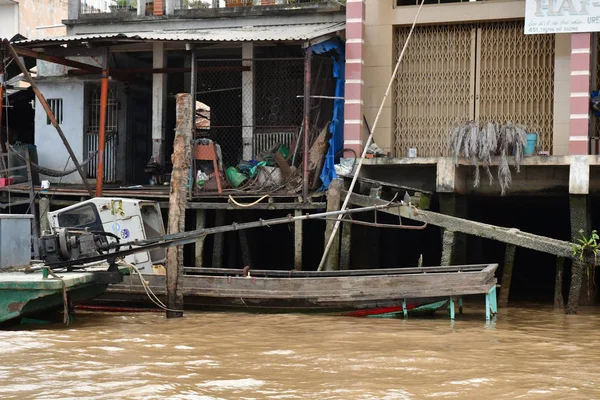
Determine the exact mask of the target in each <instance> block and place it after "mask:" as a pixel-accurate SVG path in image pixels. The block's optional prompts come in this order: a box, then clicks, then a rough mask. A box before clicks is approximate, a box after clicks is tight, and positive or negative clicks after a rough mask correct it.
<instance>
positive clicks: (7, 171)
mask: <svg viewBox="0 0 600 400" xmlns="http://www.w3.org/2000/svg"><path fill="white" fill-rule="evenodd" d="M18 155H21V157H18ZM23 159H24V160H25V162H24V163H22V161H23ZM13 160H16V161H17V162H16V163H15V164H23V165H17V166H12V167H11V161H13ZM22 170H26V175H27V180H26V181H25V182H19V183H13V182H11V178H10V176H11V175H14V174H15V172H16V171H22ZM13 194H16V196H15V197H14V198H13ZM24 195H27V197H25V196H24ZM26 204H27V205H29V207H28V208H27V212H28V213H29V214H31V215H33V219H32V221H31V239H32V256H33V258H37V257H38V237H39V232H38V231H39V229H38V226H39V221H38V215H37V214H38V213H37V209H36V206H35V190H34V184H33V177H32V174H31V160H30V158H29V151H28V150H17V151H16V152H14V153H0V213H8V214H12V212H11V211H13V210H12V208H13V207H16V206H23V205H26Z"/></svg>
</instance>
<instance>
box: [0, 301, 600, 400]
mask: <svg viewBox="0 0 600 400" xmlns="http://www.w3.org/2000/svg"><path fill="white" fill-rule="evenodd" d="M484 320H485V316H484V315H483V312H482V307H481V306H478V307H472V308H467V309H466V314H465V315H464V316H462V319H459V320H457V321H456V322H455V323H453V324H452V323H451V322H450V321H449V320H448V319H447V318H445V317H444V316H443V315H442V314H441V313H438V315H437V317H436V318H434V319H409V320H384V319H360V318H345V317H326V316H306V315H252V314H241V313H240V314H231V313H230V314H224V313H223V314H221V313H187V314H186V317H185V318H183V319H177V320H166V319H165V318H164V317H163V315H162V314H158V313H143V314H133V313H132V314H125V315H123V314H108V313H79V315H78V316H77V319H76V322H75V325H73V326H71V327H62V326H61V325H58V324H57V325H51V326H44V327H38V328H35V329H31V328H30V329H25V328H22V327H21V328H18V329H14V330H9V331H0V382H1V383H0V398H1V399H33V398H35V399H194V400H196V399H201V400H209V399H386V400H394V399H428V398H432V399H592V398H600V335H599V334H598V329H599V327H600V312H599V311H597V310H595V309H589V310H586V309H583V310H582V311H581V313H580V315H577V316H565V315H563V314H560V313H555V312H554V311H553V310H552V309H551V308H545V307H541V308H540V307H533V306H532V307H522V308H518V309H509V310H500V315H499V317H498V322H497V323H496V324H491V325H489V326H486V324H485V321H484Z"/></svg>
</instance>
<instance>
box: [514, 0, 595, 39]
mask: <svg viewBox="0 0 600 400" xmlns="http://www.w3.org/2000/svg"><path fill="white" fill-rule="evenodd" d="M572 32H600V0H525V34H539V33H572Z"/></svg>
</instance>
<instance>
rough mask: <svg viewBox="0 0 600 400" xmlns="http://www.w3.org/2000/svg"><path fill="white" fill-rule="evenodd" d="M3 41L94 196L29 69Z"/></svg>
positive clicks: (89, 191)
mask: <svg viewBox="0 0 600 400" xmlns="http://www.w3.org/2000/svg"><path fill="white" fill-rule="evenodd" d="M3 43H4V47H5V48H6V49H7V50H8V51H9V53H10V54H11V55H12V56H13V60H14V62H15V63H16V64H17V65H18V66H19V69H20V70H21V72H22V73H23V76H25V80H26V81H27V82H29V84H30V85H31V89H32V90H33V92H34V93H35V95H36V97H37V98H38V100H39V102H40V104H41V105H42V107H43V108H44V110H45V111H46V114H47V115H48V118H49V119H50V122H51V123H52V125H53V126H54V128H55V129H56V131H57V132H58V135H59V136H60V139H61V140H62V142H63V144H64V145H65V148H66V149H67V152H68V153H69V156H71V160H72V161H73V164H75V167H76V168H77V172H79V176H81V179H82V180H83V183H84V184H85V187H86V188H87V191H88V193H89V195H90V196H91V197H94V191H93V190H92V187H91V186H90V184H89V182H88V181H87V176H86V174H85V173H84V172H83V168H81V164H79V161H77V157H76V156H75V153H73V149H72V148H71V145H70V144H69V141H68V140H67V138H66V137H65V134H64V133H63V131H62V128H61V127H60V125H59V124H58V121H56V117H55V116H54V113H53V112H52V109H51V108H50V106H49V105H48V102H47V101H46V98H45V97H44V95H43V94H42V92H40V89H39V88H38V87H37V85H36V84H35V82H34V81H33V79H32V78H31V75H30V74H29V71H27V68H25V65H24V64H23V62H22V61H21V58H19V55H18V54H17V52H16V51H15V49H14V48H13V47H12V45H11V44H10V42H9V41H8V40H7V39H4V42H3Z"/></svg>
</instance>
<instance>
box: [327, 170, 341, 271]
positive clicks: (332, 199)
mask: <svg viewBox="0 0 600 400" xmlns="http://www.w3.org/2000/svg"><path fill="white" fill-rule="evenodd" d="M341 190H342V180H341V179H334V180H333V181H331V183H330V184H329V189H328V190H327V211H338V210H339V209H340V198H341ZM334 225H335V221H326V222H325V246H326V245H327V243H328V242H329V238H330V237H331V235H332V234H333V226H334ZM338 269H340V237H339V236H337V237H336V238H334V241H333V243H332V246H331V249H330V251H329V254H327V260H326V262H325V269H324V270H325V271H335V270H338Z"/></svg>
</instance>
